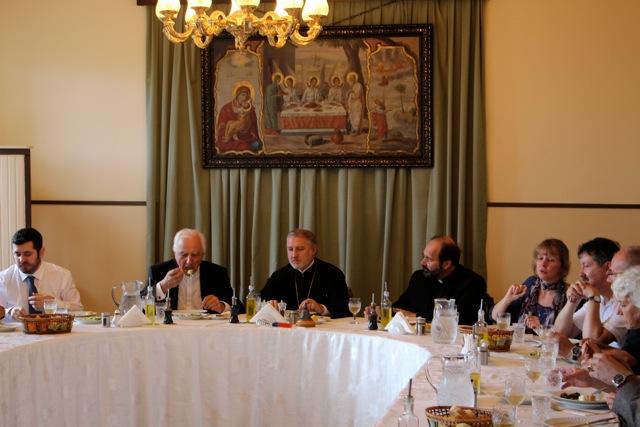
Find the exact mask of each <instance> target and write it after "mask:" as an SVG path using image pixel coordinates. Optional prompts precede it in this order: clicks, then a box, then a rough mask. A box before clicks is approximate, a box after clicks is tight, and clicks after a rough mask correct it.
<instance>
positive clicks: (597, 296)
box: [587, 295, 602, 304]
mask: <svg viewBox="0 0 640 427" xmlns="http://www.w3.org/2000/svg"><path fill="white" fill-rule="evenodd" d="M587 301H595V302H597V303H598V304H600V303H601V302H602V298H600V295H591V296H590V297H589V298H587Z"/></svg>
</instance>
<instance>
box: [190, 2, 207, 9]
mask: <svg viewBox="0 0 640 427" xmlns="http://www.w3.org/2000/svg"><path fill="white" fill-rule="evenodd" d="M211 2H212V0H189V1H188V2H187V7H188V8H189V9H191V8H193V7H206V8H207V9H209V8H210V7H211Z"/></svg>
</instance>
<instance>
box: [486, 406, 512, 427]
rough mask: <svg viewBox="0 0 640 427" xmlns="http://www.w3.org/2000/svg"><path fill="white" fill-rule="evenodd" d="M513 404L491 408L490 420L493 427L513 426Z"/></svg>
mask: <svg viewBox="0 0 640 427" xmlns="http://www.w3.org/2000/svg"><path fill="white" fill-rule="evenodd" d="M514 408H515V407H514V406H506V405H499V406H494V407H493V409H491V422H492V423H493V425H494V427H513V426H515V425H516V411H515V409H514Z"/></svg>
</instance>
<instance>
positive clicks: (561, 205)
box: [487, 202, 640, 209]
mask: <svg viewBox="0 0 640 427" xmlns="http://www.w3.org/2000/svg"><path fill="white" fill-rule="evenodd" d="M487 207H489V208H543V209H640V204H635V203H530V202H525V203H516V202H489V203H487Z"/></svg>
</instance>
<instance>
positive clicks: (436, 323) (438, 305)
mask: <svg viewBox="0 0 640 427" xmlns="http://www.w3.org/2000/svg"><path fill="white" fill-rule="evenodd" d="M433 302H434V308H433V319H432V320H431V336H432V339H433V342H434V343H437V344H453V343H454V342H455V341H456V338H457V337H458V310H457V307H456V304H455V300H454V299H449V300H447V299H441V298H437V299H435V300H433Z"/></svg>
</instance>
